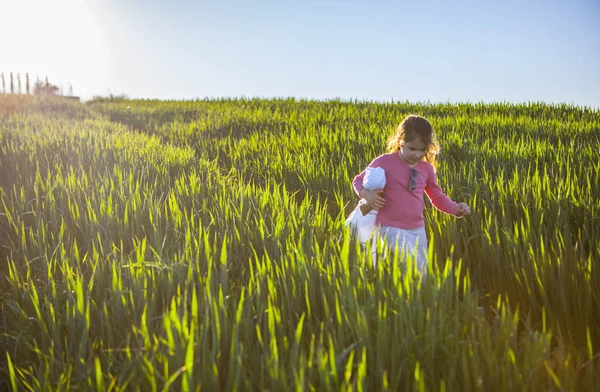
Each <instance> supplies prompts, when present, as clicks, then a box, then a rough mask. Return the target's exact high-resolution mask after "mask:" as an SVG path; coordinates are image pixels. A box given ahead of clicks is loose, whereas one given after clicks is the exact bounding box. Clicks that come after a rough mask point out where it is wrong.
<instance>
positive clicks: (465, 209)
mask: <svg viewBox="0 0 600 392" xmlns="http://www.w3.org/2000/svg"><path fill="white" fill-rule="evenodd" d="M470 213H471V208H470V207H469V206H468V205H466V204H465V203H458V205H457V206H456V211H455V212H454V215H456V216H457V217H459V218H460V217H463V216H465V215H469V214H470Z"/></svg>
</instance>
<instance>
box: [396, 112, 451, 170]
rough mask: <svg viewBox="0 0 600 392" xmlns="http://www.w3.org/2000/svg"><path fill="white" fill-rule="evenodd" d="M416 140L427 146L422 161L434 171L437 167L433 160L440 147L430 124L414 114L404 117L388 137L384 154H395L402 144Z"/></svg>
mask: <svg viewBox="0 0 600 392" xmlns="http://www.w3.org/2000/svg"><path fill="white" fill-rule="evenodd" d="M416 139H418V140H420V141H422V142H423V143H425V144H426V145H428V146H429V148H428V149H427V152H426V153H425V158H423V159H425V161H427V162H429V164H431V166H433V169H434V170H435V168H436V166H437V163H436V161H435V158H436V156H437V154H439V152H440V145H439V143H438V140H437V137H436V136H435V133H434V131H433V127H432V126H431V123H430V122H429V121H427V119H426V118H425V117H421V116H418V115H416V114H410V115H408V116H406V117H405V118H404V120H402V122H401V123H400V125H398V128H396V132H395V133H394V134H392V135H391V136H390V137H389V139H388V142H387V151H386V152H388V153H397V152H398V151H400V148H401V147H402V145H403V144H404V142H411V141H413V140H416Z"/></svg>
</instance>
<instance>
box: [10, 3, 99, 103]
mask: <svg viewBox="0 0 600 392" xmlns="http://www.w3.org/2000/svg"><path fill="white" fill-rule="evenodd" d="M0 8H1V9H2V18H1V19H2V20H1V22H0V37H1V41H0V42H1V44H0V72H4V74H5V75H7V74H8V73H10V72H13V73H19V74H21V78H22V82H23V83H24V74H25V73H29V77H30V83H31V85H32V86H33V83H34V82H35V79H36V77H39V78H40V79H42V80H43V79H44V78H46V77H48V79H49V81H50V82H51V83H53V84H55V85H57V86H58V87H60V88H62V89H63V90H64V93H65V94H67V93H68V89H69V83H70V84H71V85H72V86H73V92H74V93H75V95H78V94H80V93H78V90H79V91H81V90H83V91H98V92H99V93H100V92H102V89H103V87H104V86H106V79H107V77H108V72H109V67H110V57H109V51H108V47H107V43H106V39H105V35H104V31H103V28H102V26H101V25H100V23H99V22H98V20H97V18H96V17H95V16H94V14H93V12H92V10H91V8H90V7H89V5H88V3H87V2H86V0H55V1H47V0H20V1H13V0H9V1H2V4H1V5H0Z"/></svg>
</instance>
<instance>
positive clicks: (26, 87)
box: [25, 73, 30, 95]
mask: <svg viewBox="0 0 600 392" xmlns="http://www.w3.org/2000/svg"><path fill="white" fill-rule="evenodd" d="M25 89H26V90H27V95H29V94H30V93H29V74H28V73H26V74H25Z"/></svg>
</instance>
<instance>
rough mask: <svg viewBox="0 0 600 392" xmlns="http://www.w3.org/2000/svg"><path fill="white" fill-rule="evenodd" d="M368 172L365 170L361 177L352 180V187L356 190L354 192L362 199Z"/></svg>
mask: <svg viewBox="0 0 600 392" xmlns="http://www.w3.org/2000/svg"><path fill="white" fill-rule="evenodd" d="M366 172H367V170H366V169H365V170H363V171H362V172H361V173H360V174H359V175H357V176H356V177H354V180H352V187H353V188H354V192H356V194H357V195H358V196H359V197H360V191H361V190H362V189H363V179H364V178H365V173H366Z"/></svg>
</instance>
